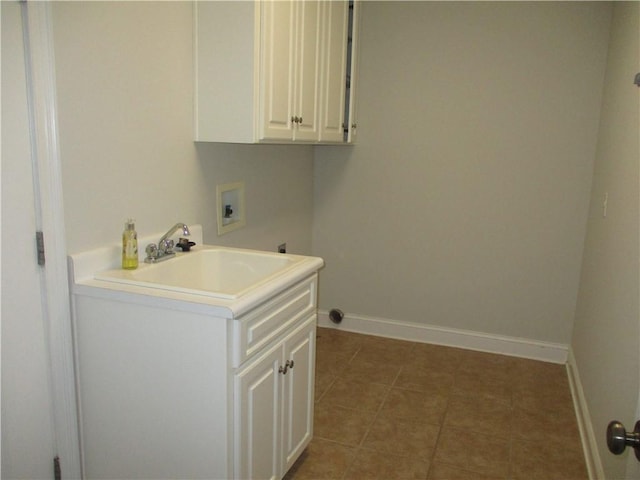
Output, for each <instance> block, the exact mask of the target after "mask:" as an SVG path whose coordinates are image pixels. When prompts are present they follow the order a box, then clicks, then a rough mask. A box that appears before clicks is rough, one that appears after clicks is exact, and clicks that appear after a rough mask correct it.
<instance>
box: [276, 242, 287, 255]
mask: <svg viewBox="0 0 640 480" xmlns="http://www.w3.org/2000/svg"><path fill="white" fill-rule="evenodd" d="M278 253H287V244H286V243H281V244H280V245H278Z"/></svg>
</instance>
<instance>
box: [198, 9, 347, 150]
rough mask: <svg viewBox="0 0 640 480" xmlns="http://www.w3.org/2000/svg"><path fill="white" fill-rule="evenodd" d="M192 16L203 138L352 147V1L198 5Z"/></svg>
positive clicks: (200, 134)
mask: <svg viewBox="0 0 640 480" xmlns="http://www.w3.org/2000/svg"><path fill="white" fill-rule="evenodd" d="M194 9H195V70H196V71H195V80H196V85H195V126H196V128H195V140H196V141H201V142H231V143H261V142H262V143H292V142H304V143H338V144H339V143H347V142H349V141H352V140H353V138H354V136H353V132H351V126H353V127H355V122H354V121H350V120H349V118H347V117H349V116H350V115H351V116H352V114H351V113H350V112H351V111H352V110H354V111H355V101H354V99H355V95H354V92H355V89H354V85H355V82H354V78H353V77H354V75H353V73H354V72H355V58H356V55H355V48H356V43H355V42H351V41H350V39H351V38H355V35H356V29H355V28H354V25H355V23H354V22H355V18H356V17H355V16H354V14H353V12H354V4H353V2H352V1H351V2H350V1H348V0H331V1H330V0H286V1H282V0H263V1H255V2H237V1H235V2H233V1H232V2H224V1H223V2H217V1H216V2H196V3H195V5H194ZM350 12H351V14H350ZM352 50H353V52H352ZM349 81H351V88H349ZM351 120H352V119H351Z"/></svg>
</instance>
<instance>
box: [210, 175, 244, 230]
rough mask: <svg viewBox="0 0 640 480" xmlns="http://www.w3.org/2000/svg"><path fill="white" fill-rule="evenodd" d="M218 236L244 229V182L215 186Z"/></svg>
mask: <svg viewBox="0 0 640 480" xmlns="http://www.w3.org/2000/svg"><path fill="white" fill-rule="evenodd" d="M216 196H217V202H216V211H217V212H218V215H217V217H218V235H224V234H225V233H229V232H232V231H233V230H236V229H238V228H241V227H244V226H245V224H246V222H245V214H244V182H236V183H227V184H225V185H218V186H216Z"/></svg>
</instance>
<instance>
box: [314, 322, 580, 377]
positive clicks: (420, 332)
mask: <svg viewBox="0 0 640 480" xmlns="http://www.w3.org/2000/svg"><path fill="white" fill-rule="evenodd" d="M318 325H319V326H320V327H327V328H336V329H339V330H345V331H348V332H354V333H364V334H367V335H377V336H381V337H389V338H397V339H400V340H410V341H413V342H421V343H434V344H437V345H446V346H449V347H458V348H465V349H467V350H478V351H482V352H489V353H497V354H501V355H510V356H512V357H522V358H530V359H534V360H541V361H544V362H551V363H559V364H564V363H566V362H567V356H568V352H569V346H568V345H565V344H561V343H551V342H539V341H534V340H527V339H524V338H517V337H507V336H501V335H490V334H486V333H479V332H473V331H470V330H458V329H453V328H443V327H437V326H434V325H423V324H417V323H408V322H398V321H394V320H388V319H384V318H373V317H365V316H359V315H351V314H349V315H347V314H345V316H344V318H343V320H342V322H341V323H340V324H339V325H336V324H335V323H333V322H332V321H331V320H330V319H329V313H328V312H327V311H323V310H320V311H318Z"/></svg>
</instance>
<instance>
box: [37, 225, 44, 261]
mask: <svg viewBox="0 0 640 480" xmlns="http://www.w3.org/2000/svg"><path fill="white" fill-rule="evenodd" d="M36 248H37V255H38V265H40V266H44V234H43V233H42V232H36Z"/></svg>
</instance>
